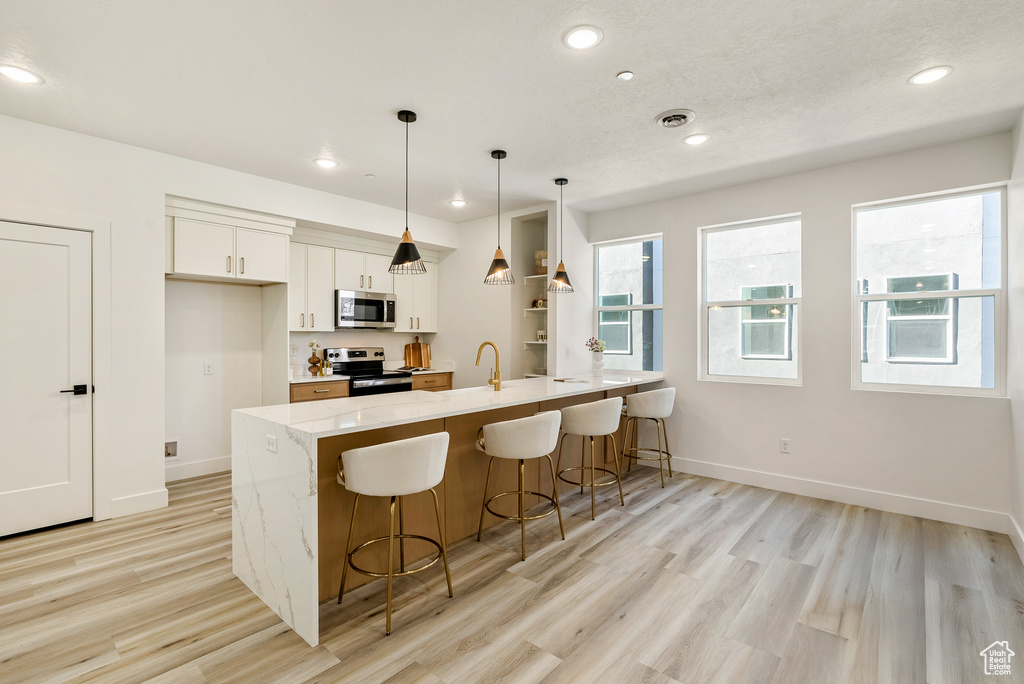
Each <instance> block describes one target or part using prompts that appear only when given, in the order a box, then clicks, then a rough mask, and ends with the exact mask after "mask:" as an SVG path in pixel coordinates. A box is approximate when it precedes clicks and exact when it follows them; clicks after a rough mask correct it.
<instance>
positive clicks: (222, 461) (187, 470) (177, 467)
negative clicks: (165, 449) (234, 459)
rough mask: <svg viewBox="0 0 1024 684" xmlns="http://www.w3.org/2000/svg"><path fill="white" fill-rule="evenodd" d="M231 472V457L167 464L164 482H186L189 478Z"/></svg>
mask: <svg viewBox="0 0 1024 684" xmlns="http://www.w3.org/2000/svg"><path fill="white" fill-rule="evenodd" d="M230 470H231V457H230V456H221V457H219V458H208V459H206V460H205V461H185V462H184V463H182V462H181V461H178V462H177V463H168V464H167V470H166V473H167V474H166V475H165V476H164V481H165V482H177V481H178V480H187V479H188V478H190V477H199V476H200V475H212V474H213V473H226V472H229V471H230Z"/></svg>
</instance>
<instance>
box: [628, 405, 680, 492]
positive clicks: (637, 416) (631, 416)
mask: <svg viewBox="0 0 1024 684" xmlns="http://www.w3.org/2000/svg"><path fill="white" fill-rule="evenodd" d="M675 399H676V388H675V387H666V388H665V389H659V390H653V391H651V392H639V393H637V394H630V395H629V396H628V397H626V406H625V409H624V411H623V412H624V413H625V414H626V435H625V438H624V439H623V440H622V441H623V445H622V456H623V458H625V459H626V463H627V464H628V465H627V470H628V466H629V465H632V461H630V460H629V459H633V460H634V461H657V462H658V472H659V473H660V475H661V486H662V487H664V486H665V468H664V466H663V465H662V464H663V463H667V464H668V476H669V477H672V454H670V453H669V450H668V432H667V431H666V429H665V419H666V418H668V417H669V416H671V415H672V406H673V405H674V404H675ZM641 420H650V421H653V422H654V425H655V431H656V432H657V433H658V448H657V449H653V448H651V447H641V446H638V445H637V427H638V425H639V422H640V421H641ZM662 440H664V448H662V444H663V442H662ZM640 454H649V455H647V456H641V455H640ZM650 454H653V455H650Z"/></svg>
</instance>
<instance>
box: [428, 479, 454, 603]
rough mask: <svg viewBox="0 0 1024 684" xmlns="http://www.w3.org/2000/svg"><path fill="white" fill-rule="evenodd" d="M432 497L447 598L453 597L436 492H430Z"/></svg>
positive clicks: (446, 549) (446, 548)
mask: <svg viewBox="0 0 1024 684" xmlns="http://www.w3.org/2000/svg"><path fill="white" fill-rule="evenodd" d="M430 494H431V496H433V497H434V515H436V516H437V535H438V536H439V537H440V538H441V561H442V562H443V563H444V578H445V579H446V580H448V597H449V598H451V597H453V596H455V594H454V593H453V592H452V573H451V572H450V571H449V570H448V547H447V545H446V544H445V543H444V525H442V524H441V506H440V504H438V502H437V492H435V491H434V490H433V489H431V490H430Z"/></svg>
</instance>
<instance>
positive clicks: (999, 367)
mask: <svg viewBox="0 0 1024 684" xmlns="http://www.w3.org/2000/svg"><path fill="white" fill-rule="evenodd" d="M1007 185H1008V183H1007V182H1006V181H1001V182H998V183H986V184H983V185H975V186H970V187H966V188H958V189H955V190H940V191H936V192H929V193H923V194H919V195H908V196H905V197H897V198H893V199H885V200H875V201H871V202H861V203H858V204H854V205H851V207H850V228H851V229H850V276H851V277H850V282H851V288H850V290H851V294H852V297H851V300H852V306H851V307H850V308H851V314H852V326H851V329H852V333H853V334H852V347H851V352H852V353H851V354H850V362H851V363H850V381H851V384H850V387H851V389H854V390H862V391H870V392H906V393H911V394H938V395H944V396H970V397H993V398H1005V397H1006V345H1007V341H1006V330H1007V311H1006V287H1007V285H1006V283H1007V279H1008V278H1007V272H1006V267H1007V253H1006V251H1007V250H1006V246H1007V233H1008V232H1009V226H1008V224H1007V208H1006V207H1007ZM988 192H998V193H999V196H1000V218H999V221H1000V230H999V281H1000V283H999V287H998V288H979V289H974V290H960V289H956V290H943V291H932V292H928V293H927V295H930V296H928V297H924V296H923V295H925V294H926V293H922V292H882V293H878V294H862V293H861V292H860V289H861V283H860V281H859V280H858V278H857V212H858V211H861V210H866V209H880V208H884V207H898V206H906V205H909V204H922V203H925V202H932V201H935V200H941V199H956V198H957V197H969V196H972V195H981V194H985V193H988ZM889 277H899V276H889ZM950 287H953V283H952V282H951V283H950ZM985 297H992V298H993V311H994V316H993V317H994V320H993V322H992V323H993V337H994V338H995V339H994V340H993V342H994V346H995V350H994V351H995V358H994V359H993V362H994V369H993V374H994V382H993V385H994V386H993V387H991V388H989V387H957V386H954V385H909V384H901V383H889V382H865V381H863V380H861V366H862V364H863V363H864V361H863V360H862V359H863V358H864V353H865V348H864V346H863V344H864V337H865V330H864V324H863V321H864V320H865V319H864V317H863V314H862V309H863V307H866V306H867V305H868V303H870V302H879V301H880V302H883V303H884V302H887V301H896V300H901V299H924V298H927V299H949V300H950V305H951V306H954V307H955V306H956V305H957V304H958V301H959V300H960V299H983V298H985ZM886 318H888V313H886ZM955 332H956V331H955V330H954V331H953V333H955ZM888 334H889V331H888V323H887V324H886V330H885V335H886V348H887V349H886V350H887V352H888V344H889V343H888ZM954 344H955V343H954ZM953 354H954V358H955V357H956V351H955V348H954V352H953ZM894 363H905V361H903V360H900V361H895V362H894ZM929 363H932V364H935V365H942V363H941V362H936V361H935V360H934V359H933V360H931V361H929Z"/></svg>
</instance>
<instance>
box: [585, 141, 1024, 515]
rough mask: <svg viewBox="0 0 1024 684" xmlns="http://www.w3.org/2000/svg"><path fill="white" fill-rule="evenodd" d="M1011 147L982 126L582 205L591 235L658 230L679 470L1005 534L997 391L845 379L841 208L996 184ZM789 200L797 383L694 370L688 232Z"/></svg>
mask: <svg viewBox="0 0 1024 684" xmlns="http://www.w3.org/2000/svg"><path fill="white" fill-rule="evenodd" d="M1010 150H1011V138H1010V135H1009V134H1008V133H1002V134H996V135H989V136H985V137H981V138H976V139H972V140H966V141H961V142H956V143H951V144H947V145H940V146H935V147H930V148H925V149H920V150H915V151H911V152H906V153H901V154H895V155H889V156H885V157H878V158H875V159H867V160H863V161H858V162H854V163H849V164H843V165H839V166H833V167H828V168H822V169H818V170H814V171H808V172H805V173H799V174H793V175H787V176H780V177H777V178H772V179H768V180H764V181H759V182H755V183H749V184H744V185H739V186H734V187H729V188H723V189H719V190H714V191H709V192H702V193H698V194H694V195H689V196H683V197H678V198H674V199H671V200H665V201H661V202H654V203H649V204H643V205H638V206H634V207H627V208H623V209H617V210H612V211H605V212H600V213H596V214H593V215H591V216H590V224H589V232H590V239H591V241H592V242H598V241H602V240H610V239H615V238H622V237H628V236H632V235H642V234H647V233H652V232H662V233H663V234H664V247H665V283H664V288H665V313H664V316H665V343H664V349H665V359H664V363H665V374H666V378H667V383H668V384H670V385H673V386H675V387H676V388H677V389H678V392H679V394H678V400H677V405H676V410H675V414H674V416H673V419H672V420H671V421H670V432H671V433H672V434H671V436H670V442H671V443H672V444H673V452H674V454H675V456H677V457H679V458H681V459H683V462H682V464H681V465H682V466H683V468H684V469H685V470H688V471H691V472H695V473H702V474H707V475H711V476H716V477H722V478H725V479H730V480H734V481H739V482H747V483H751V484H757V485H761V486H768V487H773V488H776V489H781V490H785V491H792V492H797V493H801V494H807V495H812V496H820V497H824V498H830V499H835V500H839V501H847V502H850V503H856V504H860V505H869V506H874V507H878V508H883V509H888V510H895V511H899V512H904V513H911V514H916V515H921V516H924V517H930V518H935V519H939V520H949V521H954V522H960V523H965V524H969V525H975V526H978V527H983V528H987V529H995V530H998V531H1005V529H1006V520H1007V519H1006V513H1008V512H1009V510H1010V484H1009V477H1008V475H1009V472H1010V451H1011V430H1010V402H1009V401H1007V400H1005V399H993V398H982V397H960V396H942V395H927V394H911V393H897V392H880V391H854V390H852V389H851V356H850V355H851V347H852V335H851V331H850V325H851V292H852V277H853V276H852V273H851V269H852V263H851V262H852V260H851V208H850V207H851V205H853V204H855V203H861V202H868V201H873V200H883V199H887V198H896V197H903V196H908V195H914V194H919V193H926V192H934V191H939V190H947V189H954V188H963V187H968V186H972V185H978V184H983V183H990V182H998V181H1005V180H1006V179H1008V178H1009V177H1010V164H1011V155H1010ZM790 213H800V214H801V215H802V220H803V268H802V270H803V297H804V300H803V307H802V308H803V311H802V317H801V319H802V324H803V326H804V330H803V335H804V337H803V355H804V359H803V363H804V365H803V386H800V387H786V386H775V385H752V384H740V383H728V382H699V381H698V380H697V369H698V364H697V349H698V339H697V331H696V330H697V328H696V324H697V311H698V301H697V253H698V252H697V246H698V244H697V243H698V238H697V235H698V229H699V228H700V227H701V226H707V225H716V224H722V223H728V222H733V221H741V220H749V219H757V218H763V217H769V216H779V215H783V214H790ZM1018 251H1019V248H1018ZM1018 338H1019V335H1018ZM1012 339H1014V338H1013V336H1012V335H1011V340H1012ZM1011 344H1012V342H1011ZM1019 353H1020V352H1018V354H1019ZM780 437H788V438H790V440H791V446H792V452H793V453H792V455H782V454H780V453H779V438H780Z"/></svg>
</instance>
